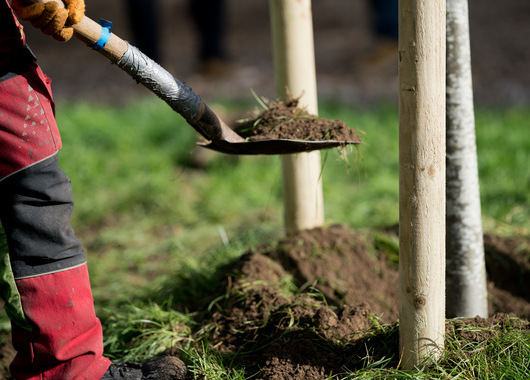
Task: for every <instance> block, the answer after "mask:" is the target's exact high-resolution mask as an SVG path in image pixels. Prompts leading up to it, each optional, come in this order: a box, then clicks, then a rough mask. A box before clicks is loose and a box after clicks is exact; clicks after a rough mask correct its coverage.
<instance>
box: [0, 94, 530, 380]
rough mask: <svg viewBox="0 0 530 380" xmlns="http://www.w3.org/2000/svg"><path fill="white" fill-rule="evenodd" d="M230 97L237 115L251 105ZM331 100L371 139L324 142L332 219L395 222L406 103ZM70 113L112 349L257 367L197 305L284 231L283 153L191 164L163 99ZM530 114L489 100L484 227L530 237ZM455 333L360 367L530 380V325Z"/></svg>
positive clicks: (187, 143)
mask: <svg viewBox="0 0 530 380" xmlns="http://www.w3.org/2000/svg"><path fill="white" fill-rule="evenodd" d="M221 105H222V108H223V109H228V110H229V111H230V112H231V113H233V114H235V115H238V113H243V111H244V110H246V109H248V107H249V104H248V103H236V102H227V103H222V104H221ZM214 107H215V106H214ZM320 110H321V111H320V113H321V116H323V117H327V118H332V119H341V120H343V121H345V122H346V123H348V124H349V125H351V126H353V127H355V128H358V129H360V130H361V131H362V133H361V137H362V138H363V140H364V142H363V144H362V145H361V146H360V147H358V148H354V149H353V150H352V151H351V152H348V154H347V155H345V154H344V153H343V152H340V151H337V150H329V151H325V152H322V162H323V173H322V178H323V189H324V197H325V212H326V221H327V223H343V224H347V225H349V226H351V227H353V228H359V229H372V228H375V227H379V226H389V225H393V224H396V223H397V222H398V200H399V193H398V183H399V163H398V122H397V111H396V110H395V109H394V108H393V107H391V106H384V105H383V106H380V107H377V108H374V109H355V108H352V107H350V106H347V105H344V104H339V103H334V102H323V103H322V104H321V105H320ZM58 111H59V113H58V115H57V119H58V122H59V125H60V126H61V131H62V138H63V144H64V148H63V149H62V150H61V152H60V163H61V166H62V168H63V169H64V170H65V171H66V173H67V174H68V175H69V177H70V178H71V180H72V184H73V191H74V198H75V200H76V209H75V213H74V215H73V218H72V224H73V225H74V228H75V229H76V231H77V233H78V235H79V236H80V237H81V239H82V241H83V244H84V246H85V249H86V250H87V252H88V257H89V268H90V274H91V279H92V283H93V292H94V298H95V302H96V309H97V311H98V314H99V316H100V318H101V320H102V322H103V324H104V330H105V337H106V338H105V350H106V353H107V354H108V355H110V356H111V357H112V358H117V359H120V360H144V359H146V358H148V357H150V356H152V355H156V354H158V353H161V352H163V351H164V350H166V349H169V348H170V347H172V346H173V345H174V344H175V343H177V342H179V343H180V344H181V345H182V347H183V349H184V356H185V360H186V362H187V363H188V364H189V367H190V370H192V371H193V372H194V373H195V374H196V375H197V377H198V378H200V377H199V376H205V378H208V379H217V378H218V379H246V378H248V376H249V374H246V373H245V370H244V368H234V367H230V366H229V361H227V359H226V357H224V356H222V355H220V354H219V353H218V352H217V351H215V350H214V349H212V348H211V347H209V346H208V342H207V341H204V340H203V339H204V336H207V333H208V331H207V327H204V326H202V325H201V321H202V318H203V317H204V316H203V315H202V314H201V313H200V312H197V310H206V309H207V305H208V304H210V303H211V302H212V299H211V296H212V294H215V293H216V291H217V290H218V289H217V287H218V286H219V285H218V284H219V283H218V282H217V281H218V280H219V277H218V276H219V274H218V269H219V268H221V267H222V266H223V265H225V264H227V263H228V262H230V261H232V260H234V259H235V258H237V257H239V256H240V255H241V254H242V253H243V252H244V251H245V250H246V249H247V248H248V247H252V246H256V245H259V244H262V243H264V242H268V241H271V240H273V239H278V238H280V237H282V236H283V223H282V189H281V165H280V158H278V157H241V158H239V159H237V160H234V159H230V158H228V157H226V156H223V155H217V156H215V157H214V159H213V160H212V161H211V162H210V163H209V164H208V166H207V167H206V168H205V169H204V170H193V169H189V168H186V164H187V163H189V161H190V153H191V151H192V148H193V145H194V142H195V138H196V135H195V132H194V131H193V130H192V129H191V128H190V127H188V126H187V125H186V123H185V122H184V121H183V120H182V119H181V118H180V117H179V116H178V115H176V114H175V113H174V112H173V111H171V110H170V109H169V107H167V106H166V105H164V104H161V102H160V101H157V100H150V101H142V102H139V103H135V104H132V105H129V106H125V107H120V108H112V107H105V106H97V107H94V106H92V105H89V104H59V105H58ZM529 118H530V109H523V108H514V109H499V110H481V109H479V110H477V118H476V120H477V146H478V154H479V173H480V185H481V199H482V209H483V218H484V226H485V228H486V229H487V230H490V231H491V230H493V231H495V232H496V233H501V234H505V235H512V234H525V235H528V234H530V224H529V221H530V206H529V205H530V199H529V198H530V192H529V191H528V189H529V188H530V166H529V165H528V163H529V162H530V140H529V139H528V138H527V120H528V119H529ZM379 244H381V245H391V246H392V247H390V248H389V250H391V251H393V249H392V248H393V245H395V242H388V241H385V240H384V237H381V238H380V239H379ZM394 259H395V258H394ZM197 305H201V307H202V309H201V308H199V307H198V306H197ZM205 307H206V308H205ZM3 320H4V321H5V317H4V318H3ZM1 326H2V329H4V330H5V329H7V328H8V327H7V326H6V324H5V323H2V324H1ZM201 328H204V329H205V330H204V331H201V330H200V329H201ZM395 329H396V327H395V326H382V327H380V328H379V330H378V331H377V333H378V334H383V337H388V338H389V339H390V338H391V337H392V336H395V334H396V330H395ZM201 334H202V335H201ZM385 334H386V335H385ZM512 334H515V335H512ZM201 341H202V342H203V345H202V347H201V346H200V345H199V346H198V345H197V342H201ZM446 344H447V346H448V347H449V348H450V349H449V350H448V352H447V354H446V356H445V357H444V358H443V359H442V360H441V361H440V362H439V364H438V365H437V366H436V367H434V368H433V367H428V368H424V369H419V370H418V371H412V372H411V371H400V370H395V369H392V368H390V363H389V361H388V360H385V359H381V360H379V361H377V360H375V361H371V360H370V358H369V357H368V358H367V360H366V363H365V368H363V370H359V371H358V372H355V373H352V374H351V376H350V377H347V378H351V379H353V378H356V379H357V378H359V379H377V378H397V379H427V378H484V379H489V378H491V379H494V378H495V379H497V378H510V379H512V378H513V379H523V378H528V377H530V373H529V370H528V368H530V366H529V362H528V358H529V357H530V338H529V337H528V334H526V335H525V334H521V333H517V331H514V332H510V334H496V335H494V339H488V340H487V341H485V342H480V343H469V342H466V341H465V340H461V339H460V338H457V337H451V336H448V341H447V343H446ZM332 378H335V377H332Z"/></svg>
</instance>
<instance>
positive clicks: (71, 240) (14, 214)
mask: <svg viewBox="0 0 530 380" xmlns="http://www.w3.org/2000/svg"><path fill="white" fill-rule="evenodd" d="M73 207H74V202H73V197H72V188H71V184H70V180H69V179H68V177H67V176H66V174H65V173H64V172H63V171H62V170H61V169H60V168H59V166H58V157H57V154H55V155H53V156H52V157H50V158H47V159H45V160H43V161H41V162H39V163H37V164H35V165H32V166H30V167H28V168H25V169H24V170H21V171H19V172H17V173H15V174H13V175H12V176H10V177H8V178H6V179H5V180H3V181H1V182H0V218H1V220H2V225H3V227H4V230H5V232H6V235H7V243H8V246H9V255H10V259H11V266H12V269H13V274H14V275H15V278H17V279H18V278H24V277H33V276H39V275H43V274H46V273H53V272H57V271H61V270H65V269H68V268H71V267H74V266H77V265H80V264H82V263H84V262H85V261H86V257H85V253H84V251H83V249H82V246H81V242H80V241H79V239H77V238H76V236H75V234H74V231H73V229H72V227H71V226H70V217H71V215H72V211H73Z"/></svg>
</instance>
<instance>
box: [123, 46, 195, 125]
mask: <svg viewBox="0 0 530 380" xmlns="http://www.w3.org/2000/svg"><path fill="white" fill-rule="evenodd" d="M116 64H117V65H118V67H119V68H121V69H122V70H124V71H125V72H127V73H128V74H129V75H131V76H132V77H133V78H134V79H136V81H137V82H139V83H142V84H143V85H144V86H145V87H147V88H148V89H149V90H151V91H152V92H153V93H155V94H156V95H157V96H158V97H159V98H161V99H163V100H164V101H165V102H166V103H167V104H169V106H170V107H171V108H172V109H174V110H175V111H177V112H178V113H179V114H181V115H182V116H183V117H184V118H185V119H186V120H193V119H194V118H195V116H196V115H197V108H198V107H199V105H200V104H201V98H200V96H199V95H197V94H196V93H194V92H193V91H192V90H191V88H189V87H188V86H186V85H185V84H184V83H182V82H181V81H179V80H178V79H177V78H175V77H174V76H173V75H171V74H170V73H168V72H167V71H166V70H165V69H164V68H162V67H161V66H160V65H158V64H157V63H156V62H155V61H153V60H152V59H150V58H149V57H147V56H146V55H145V54H144V53H142V52H141V51H140V50H138V49H137V48H135V47H134V46H132V45H129V48H128V49H127V51H126V52H125V54H124V55H123V57H122V58H121V59H120V60H119V61H118V62H117V63H116Z"/></svg>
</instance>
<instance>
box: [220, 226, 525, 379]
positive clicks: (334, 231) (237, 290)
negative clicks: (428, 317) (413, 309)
mask: <svg viewBox="0 0 530 380" xmlns="http://www.w3.org/2000/svg"><path fill="white" fill-rule="evenodd" d="M393 230H395V229H389V230H387V231H382V232H381V235H379V234H375V235H370V236H368V235H367V234H365V233H360V232H356V231H351V230H349V229H348V228H347V227H344V226H332V227H330V228H327V229H323V228H318V229H314V230H310V231H305V232H302V233H300V234H298V235H296V236H293V237H291V238H288V239H284V240H281V241H279V242H277V243H275V244H269V245H266V246H263V247H259V248H257V249H255V250H253V251H249V252H247V253H246V254H245V255H243V257H242V258H241V260H240V261H239V262H238V263H237V265H236V266H235V267H234V268H232V272H231V273H229V275H228V278H229V281H228V284H229V286H228V292H227V294H228V296H227V299H226V302H225V303H224V304H222V305H219V306H220V307H219V309H218V311H216V312H215V313H214V315H213V322H214V325H215V333H214V334H213V336H212V338H213V341H214V342H216V345H215V347H216V348H217V349H218V350H219V351H220V352H221V353H222V354H223V355H229V356H231V355H237V358H238V359H237V361H238V362H237V365H244V366H245V367H246V368H247V369H250V370H251V371H255V372H258V371H259V370H261V374H260V376H261V377H259V378H260V379H273V380H276V379H295V380H296V379H326V378H328V377H327V376H329V374H330V373H333V374H337V373H340V372H342V371H344V370H345V369H348V370H349V371H355V369H358V368H362V367H363V366H364V365H366V361H367V360H369V361H373V362H375V361H377V360H387V361H388V362H389V365H391V366H397V364H398V362H397V359H396V357H395V356H396V355H395V354H396V352H398V334H397V329H396V328H395V322H394V321H396V320H397V317H398V311H397V307H398V298H397V297H398V294H397V293H398V270H397V266H396V264H395V262H393V261H392V260H388V257H389V255H388V254H389V253H390V257H392V254H391V252H389V251H391V250H392V249H395V247H396V246H395V245H394V244H392V241H393V240H395V241H397V235H396V234H395V233H394V232H392V231H393ZM485 241H486V252H487V256H488V278H489V281H490V283H489V291H490V312H491V313H492V315H493V314H495V316H494V317H492V318H490V319H483V318H478V317H477V318H475V319H468V320H463V321H458V322H455V323H451V324H449V325H448V333H451V334H460V335H461V334H467V333H466V331H475V330H473V329H471V330H470V329H466V328H464V325H473V326H475V325H476V326H479V327H480V326H482V327H490V328H492V329H494V330H495V328H497V327H498V326H500V327H498V328H499V329H501V330H502V328H505V327H506V325H509V320H510V317H509V316H507V315H506V314H503V313H515V314H516V315H518V316H520V317H522V318H526V319H528V318H530V313H529V310H528V307H529V306H530V295H528V294H522V293H521V292H519V293H518V294H515V295H513V296H511V297H507V298H504V297H503V296H504V295H507V294H510V293H509V291H508V290H507V289H508V288H510V287H511V286H512V285H510V284H511V283H513V282H514V281H515V282H518V281H522V280H524V279H525V278H526V276H528V275H529V273H530V270H529V268H528V265H527V264H528V263H527V262H526V265H527V266H526V267H524V265H523V266H522V268H523V269H520V270H519V271H518V272H513V271H512V269H513V268H511V267H509V266H506V265H499V261H498V260H500V261H502V262H509V260H515V261H517V262H519V263H523V262H524V260H523V259H522V258H521V257H522V256H524V255H527V254H528V253H529V251H528V247H529V245H528V243H530V240H529V239H526V240H524V239H523V240H514V239H508V240H505V239H500V238H497V237H493V236H491V235H487V236H486V238H485ZM516 247H517V248H516ZM525 247H526V248H525ZM509 248H512V250H510V249H509ZM524 249H526V252H523V251H522V250H524ZM385 251H386V252H385ZM526 261H527V260H526ZM521 265H522V264H521ZM506 271H509V272H506ZM509 273H511V277H510V276H509V275H508V274H509ZM286 285H290V286H287V288H288V289H291V291H289V292H288V291H286V290H285V289H286ZM501 295H503V296H501ZM500 312H503V313H501V314H498V313H500ZM383 322H388V323H391V324H388V325H386V324H384V323H383ZM523 325H524V326H523V328H525V329H529V326H528V324H527V323H525V322H524V323H523ZM502 326H504V327H502ZM476 331H479V332H480V331H481V330H480V329H479V330H476ZM490 333H493V332H490ZM466 338H469V339H472V340H480V339H486V338H487V337H485V336H483V333H476V334H475V336H466Z"/></svg>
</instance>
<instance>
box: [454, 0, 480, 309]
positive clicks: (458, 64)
mask: <svg viewBox="0 0 530 380" xmlns="http://www.w3.org/2000/svg"><path fill="white" fill-rule="evenodd" d="M468 13H469V12H468V2H467V0H447V81H446V86H447V90H446V91H447V95H446V101H447V116H446V117H447V121H446V123H447V135H446V136H447V158H446V165H447V174H446V176H447V185H446V186H447V189H446V191H447V206H446V207H447V215H446V218H447V222H446V223H447V225H446V228H447V238H446V244H447V257H446V260H447V268H446V312H447V315H448V316H449V317H474V316H476V315H479V316H481V317H487V315H488V302H487V288H486V268H485V260H484V242H483V235H482V220H481V209H480V191H479V181H478V168H477V149H476V143H475V117H474V111H473V87H472V79H471V52H470V42H469V14H468Z"/></svg>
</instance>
